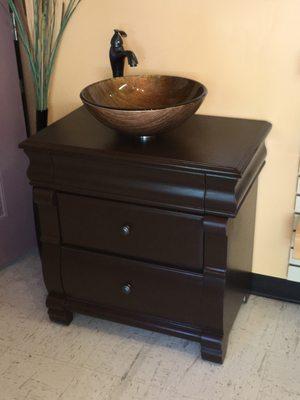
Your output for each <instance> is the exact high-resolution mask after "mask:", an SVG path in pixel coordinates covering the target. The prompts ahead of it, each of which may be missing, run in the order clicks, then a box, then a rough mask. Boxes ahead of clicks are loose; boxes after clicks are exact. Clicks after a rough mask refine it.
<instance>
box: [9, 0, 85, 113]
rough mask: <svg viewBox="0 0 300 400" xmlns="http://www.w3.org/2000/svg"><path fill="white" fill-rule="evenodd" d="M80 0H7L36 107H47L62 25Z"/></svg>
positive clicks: (63, 25) (65, 24) (63, 27)
mask: <svg viewBox="0 0 300 400" xmlns="http://www.w3.org/2000/svg"><path fill="white" fill-rule="evenodd" d="M80 2H81V0H68V1H63V0H26V1H24V0H8V4H9V7H10V9H11V11H12V13H13V18H14V21H15V25H16V28H17V32H18V37H19V38H20V41H21V42H22V44H23V46H24V48H25V51H26V54H27V56H28V60H29V65H30V69H31V73H32V77H33V83H34V88H35V95H36V107H37V110H40V111H42V110H46V109H47V108H48V92H49V84H50V78H51V73H52V71H53V66H54V63H55V60H56V56H57V51H58V48H59V46H60V43H61V40H62V36H63V33H64V31H65V29H66V26H67V24H68V22H69V20H70V18H71V16H72V15H73V13H74V11H75V10H76V8H77V6H78V4H79V3H80Z"/></svg>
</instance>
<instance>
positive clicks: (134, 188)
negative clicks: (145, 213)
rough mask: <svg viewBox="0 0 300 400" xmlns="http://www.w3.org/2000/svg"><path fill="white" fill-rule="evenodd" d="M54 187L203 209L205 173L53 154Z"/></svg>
mask: <svg viewBox="0 0 300 400" xmlns="http://www.w3.org/2000/svg"><path fill="white" fill-rule="evenodd" d="M53 165H54V180H53V182H54V184H55V185H56V187H57V185H58V186H59V187H62V188H63V190H66V188H68V189H67V191H71V192H72V191H73V190H75V191H84V193H87V194H88V193H89V194H90V195H92V196H95V197H102V198H113V199H116V200H120V201H126V202H127V201H128V202H133V203H137V204H146V205H151V206H158V207H162V208H163V207H167V208H171V207H172V208H174V209H179V210H180V209H183V210H188V211H190V212H195V213H202V212H203V210H204V193H205V180H204V174H201V173H199V172H188V171H185V170H180V169H178V168H173V169H170V168H163V167H155V166H153V165H151V166H147V165H145V164H143V163H131V162H121V161H120V160H118V159H116V157H114V158H109V159H105V158H101V159H99V158H92V157H85V158H83V157H79V156H75V155H72V157H70V156H67V155H58V154H54V155H53Z"/></svg>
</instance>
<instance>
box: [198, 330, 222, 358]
mask: <svg viewBox="0 0 300 400" xmlns="http://www.w3.org/2000/svg"><path fill="white" fill-rule="evenodd" d="M227 342H228V340H227V338H225V337H222V336H217V335H211V334H207V335H205V334H203V335H201V339H200V344H201V356H202V359H203V360H207V361H212V362H215V363H219V364H223V361H224V358H225V354H226V349H227Z"/></svg>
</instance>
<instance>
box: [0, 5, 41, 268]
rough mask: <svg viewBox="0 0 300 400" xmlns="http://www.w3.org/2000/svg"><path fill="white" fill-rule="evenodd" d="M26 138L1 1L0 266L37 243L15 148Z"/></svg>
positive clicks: (23, 173) (27, 189) (23, 165)
mask: <svg viewBox="0 0 300 400" xmlns="http://www.w3.org/2000/svg"><path fill="white" fill-rule="evenodd" d="M1 3H3V2H1ZM25 138H26V131H25V123H24V116H23V109H22V101H21V94H20V89H19V80H18V72H17V64H16V56H15V50H14V43H13V36H12V31H11V22H10V16H9V13H8V11H7V9H5V7H3V5H2V4H0V266H2V265H3V264H6V263H9V262H11V261H12V260H14V259H15V258H17V257H19V256H20V255H22V254H24V253H25V252H26V251H27V250H28V249H30V248H31V247H33V246H35V245H36V243H35V235H34V227H33V212H32V196H31V189H30V186H29V184H28V180H27V177H26V169H27V166H28V163H27V160H26V157H25V155H24V153H23V152H22V151H21V150H20V149H18V144H19V143H20V142H21V141H22V140H24V139H25Z"/></svg>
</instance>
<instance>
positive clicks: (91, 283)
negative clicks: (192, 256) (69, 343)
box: [61, 247, 203, 326]
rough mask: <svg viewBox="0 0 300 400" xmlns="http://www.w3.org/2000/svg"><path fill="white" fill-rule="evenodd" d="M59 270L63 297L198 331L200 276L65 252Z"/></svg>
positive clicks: (81, 251) (137, 262)
mask: <svg viewBox="0 0 300 400" xmlns="http://www.w3.org/2000/svg"><path fill="white" fill-rule="evenodd" d="M61 265H62V279H63V285H64V289H65V292H66V294H67V296H69V297H72V298H75V299H79V300H84V301H90V302H93V303H96V304H98V305H101V306H104V307H108V308H119V309H126V310H129V311H131V312H136V313H140V314H148V315H155V316H157V317H162V318H166V319H169V320H172V321H178V322H183V323H190V324H192V325H198V326H199V323H200V317H201V309H200V306H201V294H202V283H203V279H202V275H200V274H196V273H193V272H186V271H181V270H176V269H174V268H166V267H159V266H157V265H151V264H146V263H143V262H140V261H133V260H128V259H124V258H121V257H116V256H108V255H104V254H99V253H93V252H90V251H86V250H79V249H72V248H67V247H63V248H62V263H61Z"/></svg>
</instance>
